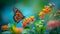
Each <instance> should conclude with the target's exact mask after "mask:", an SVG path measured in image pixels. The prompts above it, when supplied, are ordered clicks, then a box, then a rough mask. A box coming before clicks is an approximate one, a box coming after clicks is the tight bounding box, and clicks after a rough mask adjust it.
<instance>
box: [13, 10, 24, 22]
mask: <svg viewBox="0 0 60 34" xmlns="http://www.w3.org/2000/svg"><path fill="white" fill-rule="evenodd" d="M13 18H14V21H15V22H19V21H21V20H22V19H24V16H23V14H22V13H21V12H20V11H19V10H17V11H15V15H14V16H13Z"/></svg>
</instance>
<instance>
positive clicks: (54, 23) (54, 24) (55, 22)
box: [47, 20, 60, 29]
mask: <svg viewBox="0 0 60 34" xmlns="http://www.w3.org/2000/svg"><path fill="white" fill-rule="evenodd" d="M59 26H60V21H58V20H50V21H49V22H48V23H47V27H48V29H53V28H57V27H59Z"/></svg>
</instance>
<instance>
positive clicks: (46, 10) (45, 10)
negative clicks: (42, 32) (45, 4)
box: [43, 8, 51, 14]
mask: <svg viewBox="0 0 60 34" xmlns="http://www.w3.org/2000/svg"><path fill="white" fill-rule="evenodd" d="M50 12H51V9H50V8H46V9H43V13H45V14H47V13H50Z"/></svg>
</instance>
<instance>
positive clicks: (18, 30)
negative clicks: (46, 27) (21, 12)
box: [14, 28, 23, 33]
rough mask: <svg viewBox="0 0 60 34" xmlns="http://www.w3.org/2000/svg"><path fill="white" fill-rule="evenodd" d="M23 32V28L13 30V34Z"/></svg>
mask: <svg viewBox="0 0 60 34" xmlns="http://www.w3.org/2000/svg"><path fill="white" fill-rule="evenodd" d="M22 31H23V28H15V29H14V32H15V33H21V32H22Z"/></svg>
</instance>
